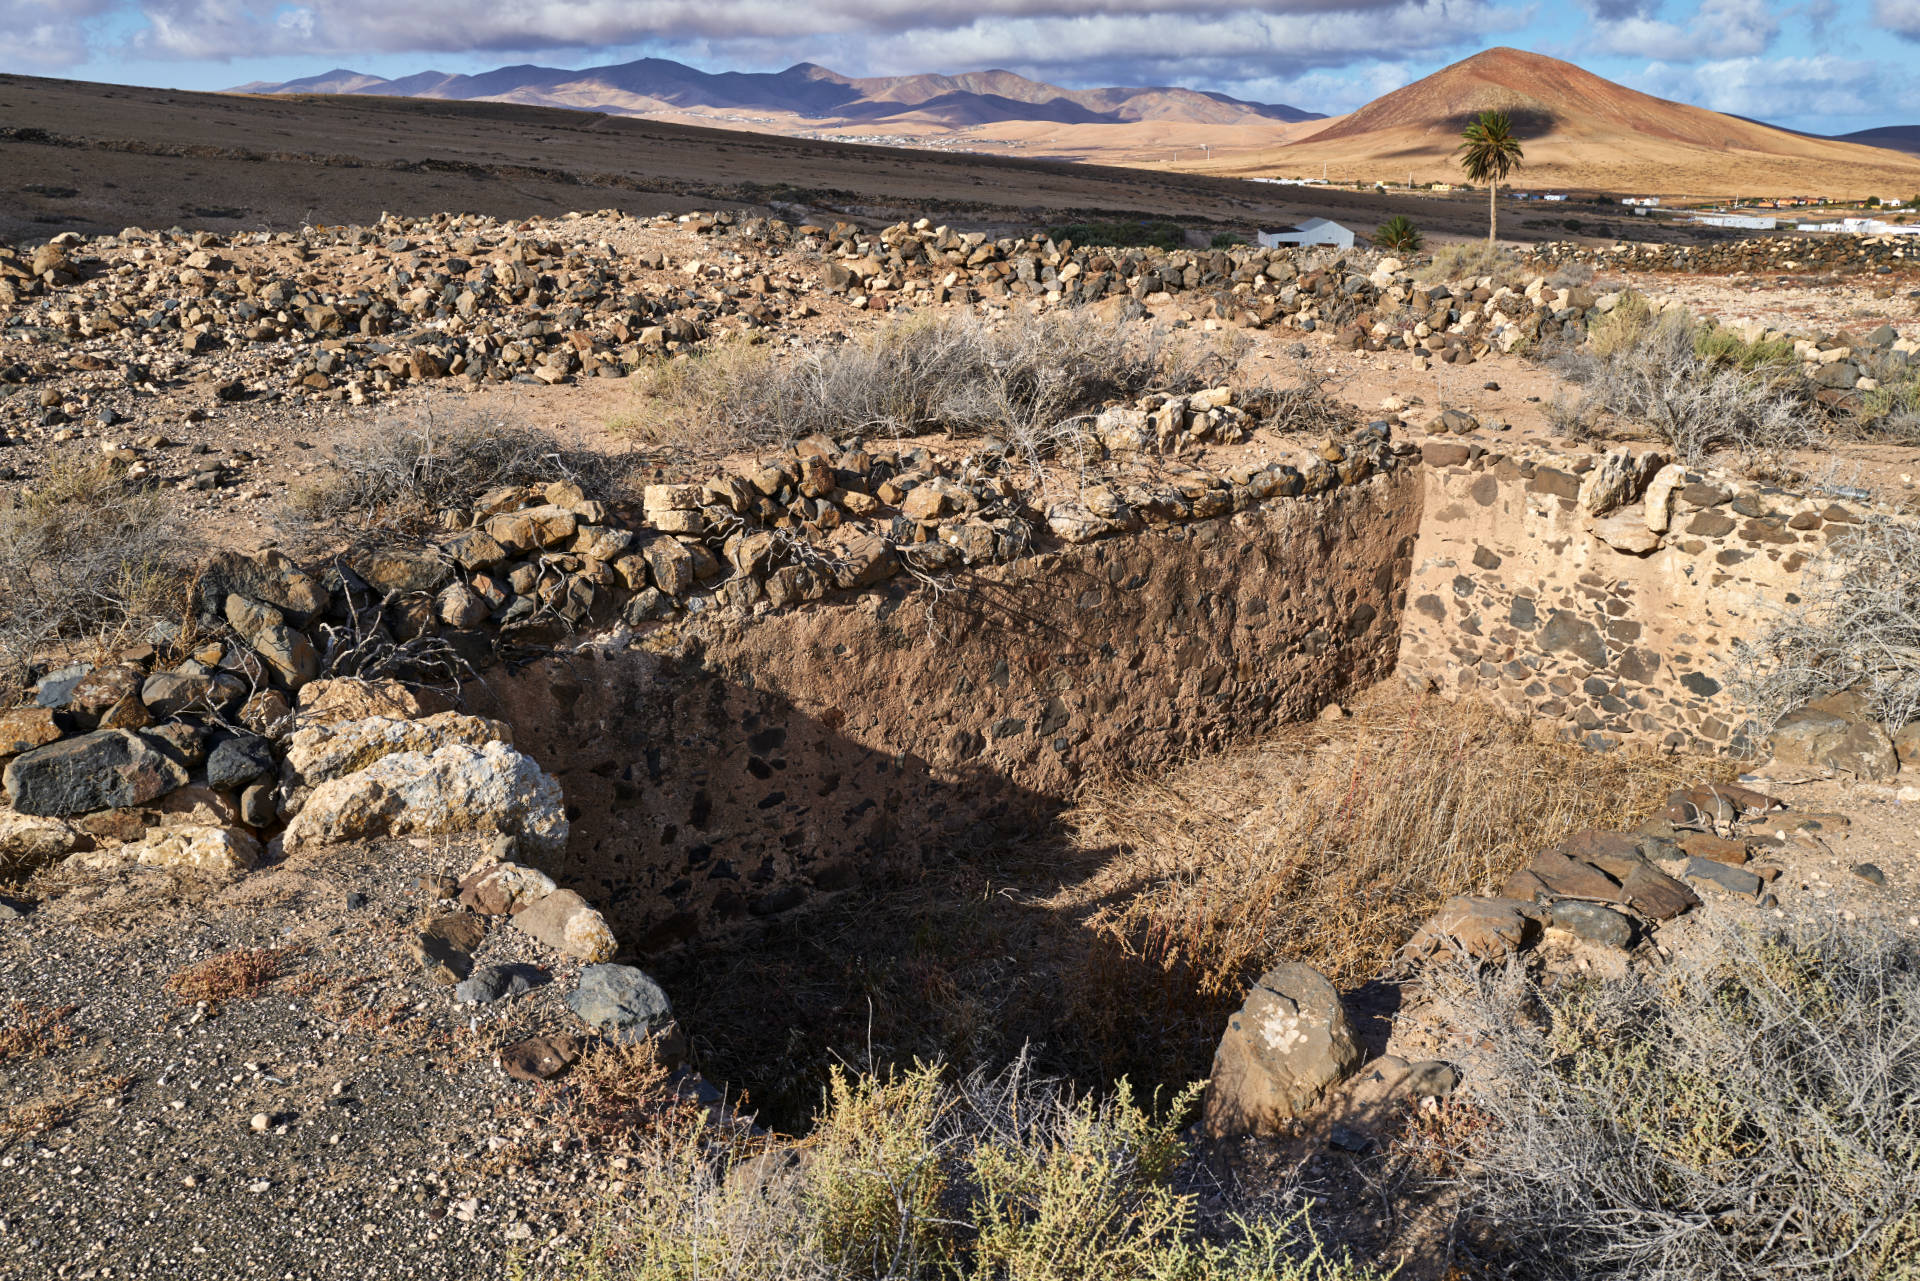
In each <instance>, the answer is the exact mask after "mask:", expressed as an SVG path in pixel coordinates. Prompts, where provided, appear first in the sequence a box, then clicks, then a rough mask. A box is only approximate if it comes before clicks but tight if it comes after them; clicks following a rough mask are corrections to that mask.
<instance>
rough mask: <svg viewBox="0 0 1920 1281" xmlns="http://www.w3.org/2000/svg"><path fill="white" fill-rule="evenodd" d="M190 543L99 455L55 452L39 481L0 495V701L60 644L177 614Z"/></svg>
mask: <svg viewBox="0 0 1920 1281" xmlns="http://www.w3.org/2000/svg"><path fill="white" fill-rule="evenodd" d="M196 546H197V544H196V543H195V541H194V540H193V538H192V537H191V536H190V535H189V534H188V532H187V531H186V530H185V529H183V527H182V526H181V524H180V522H179V520H178V518H177V515H176V513H175V511H174V508H173V507H172V505H171V504H170V503H169V502H168V501H167V499H166V498H165V497H164V496H163V495H161V494H159V493H158V492H156V491H154V490H152V489H143V488H140V487H139V486H137V485H135V484H133V483H131V482H129V481H128V480H127V479H126V473H125V469H124V468H121V467H119V466H116V465H114V464H111V463H108V462H105V461H102V462H97V463H95V462H85V461H75V460H73V459H70V458H61V459H56V460H55V461H54V463H53V465H52V466H51V467H50V468H49V469H48V474H47V476H46V478H45V480H43V481H42V482H41V483H40V484H39V486H38V487H36V488H34V489H31V490H21V491H19V492H18V493H15V494H12V495H0V702H5V703H11V702H12V701H13V700H14V699H15V698H17V697H18V696H19V694H20V692H21V690H22V689H23V688H24V686H25V685H26V683H27V675H28V664H29V663H30V662H31V661H32V660H34V659H35V658H37V657H44V656H45V655H46V654H47V653H48V652H49V651H50V650H52V649H54V648H55V647H57V646H59V645H62V644H68V645H72V644H81V645H88V644H91V645H94V646H98V647H101V648H105V647H109V646H111V645H113V644H115V643H117V642H119V641H121V640H123V639H124V638H125V637H126V636H127V635H128V634H129V633H131V632H134V631H136V630H138V629H140V628H143V627H146V626H150V625H151V624H153V623H155V622H158V621H164V620H175V621H177V620H178V619H180V618H181V617H182V616H183V615H184V614H185V612H186V581H187V574H186V568H187V565H188V562H189V561H190V559H191V557H192V555H193V553H194V551H195V549H196Z"/></svg>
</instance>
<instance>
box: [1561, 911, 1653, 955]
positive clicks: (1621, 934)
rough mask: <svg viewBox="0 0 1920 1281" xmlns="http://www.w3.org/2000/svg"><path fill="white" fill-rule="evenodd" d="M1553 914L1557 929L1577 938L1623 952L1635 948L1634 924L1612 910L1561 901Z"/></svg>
mask: <svg viewBox="0 0 1920 1281" xmlns="http://www.w3.org/2000/svg"><path fill="white" fill-rule="evenodd" d="M1550 912H1551V919H1552V921H1553V924H1554V926H1555V927H1556V928H1558V929H1563V930H1565V931H1567V933H1569V934H1571V935H1573V936H1574V937H1575V938H1577V939H1582V940H1584V941H1586V942H1588V943H1598V944H1600V945H1601V946H1602V947H1616V948H1620V949H1622V950H1623V951H1624V950H1625V949H1626V948H1628V947H1631V946H1632V945H1633V922H1632V921H1630V920H1628V919H1627V918H1626V917H1624V916H1622V915H1621V914H1620V913H1618V912H1616V911H1614V910H1613V909H1612V908H1610V907H1602V906H1600V905H1599V904H1598V903H1579V902H1575V901H1574V900H1572V899H1562V900H1561V901H1560V902H1558V903H1555V904H1554V905H1553V907H1552V908H1551V909H1550Z"/></svg>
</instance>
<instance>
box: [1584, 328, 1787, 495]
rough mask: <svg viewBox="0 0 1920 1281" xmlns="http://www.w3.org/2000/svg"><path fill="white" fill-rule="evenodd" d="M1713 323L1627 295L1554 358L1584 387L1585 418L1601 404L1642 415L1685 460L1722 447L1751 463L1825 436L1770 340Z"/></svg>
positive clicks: (1695, 460)
mask: <svg viewBox="0 0 1920 1281" xmlns="http://www.w3.org/2000/svg"><path fill="white" fill-rule="evenodd" d="M1718 332H1719V331H1709V330H1706V329H1704V328H1703V327H1702V326H1700V325H1698V324H1696V323H1695V322H1694V320H1693V319H1692V318H1691V317H1689V316H1687V315H1686V314H1685V313H1683V312H1678V311H1668V312H1663V313H1658V314H1656V313H1654V312H1653V311H1651V310H1650V309H1649V308H1648V306H1647V304H1646V301H1645V300H1644V299H1642V298H1639V297H1638V296H1637V295H1634V294H1627V295H1625V296H1623V297H1622V298H1621V300H1620V302H1619V303H1618V304H1617V305H1616V306H1615V307H1614V309H1613V311H1612V312H1610V313H1608V314H1607V315H1606V316H1603V317H1602V318H1601V319H1600V320H1599V321H1598V322H1597V323H1596V324H1595V325H1594V326H1593V329H1592V331H1591V333H1590V334H1589V335H1588V340H1587V342H1586V343H1585V344H1584V345H1582V346H1580V347H1576V348H1573V349H1571V350H1568V351H1565V352H1562V353H1561V354H1560V356H1559V357H1558V358H1557V359H1556V360H1555V361H1554V367H1555V369H1556V370H1557V372H1559V373H1560V374H1561V375H1562V376H1563V377H1565V378H1566V379H1567V380H1568V381H1569V382H1573V383H1576V384H1578V385H1580V386H1581V387H1582V388H1584V390H1585V399H1586V402H1587V403H1586V405H1585V406H1583V407H1582V411H1581V414H1582V416H1583V417H1584V416H1585V415H1587V414H1588V413H1590V411H1591V410H1592V409H1604V410H1606V411H1607V412H1609V413H1612V414H1616V415H1618V416H1620V417H1621V418H1625V419H1628V420H1631V421H1633V422H1636V423H1643V424H1645V425H1646V426H1647V427H1648V428H1650V429H1651V430H1652V432H1653V434H1654V436H1655V438H1656V439H1658V440H1660V441H1663V442H1664V443H1666V444H1668V445H1671V446H1672V447H1673V450H1674V452H1675V453H1676V454H1677V455H1678V457H1679V459H1680V461H1681V462H1683V463H1685V464H1687V465H1688V466H1690V467H1698V466H1703V465H1704V464H1705V463H1706V461H1707V460H1708V458H1709V457H1711V456H1712V455H1714V454H1715V453H1718V452H1720V451H1722V450H1731V451H1733V452H1734V453H1735V454H1736V455H1737V456H1738V458H1739V460H1740V462H1741V464H1742V465H1743V466H1746V467H1752V466H1755V465H1758V464H1759V463H1761V462H1763V461H1764V460H1766V459H1768V458H1771V457H1776V456H1778V455H1781V454H1784V453H1786V452H1788V451H1791V450H1795V449H1805V448H1809V447H1811V446H1813V445H1815V444H1817V443H1818V442H1819V441H1820V440H1821V439H1823V437H1824V432H1823V429H1822V425H1821V417H1820V414H1819V413H1818V411H1817V409H1816V408H1815V406H1814V404H1813V402H1812V400H1811V398H1810V397H1809V395H1808V394H1807V388H1806V387H1805V385H1804V382H1803V380H1801V379H1800V378H1799V377H1798V375H1797V373H1795V372H1791V371H1787V370H1783V369H1782V367H1781V366H1780V364H1779V363H1778V361H1777V360H1775V359H1774V357H1775V355H1776V354H1777V353H1775V352H1774V351H1773V350H1772V349H1771V347H1770V346H1769V345H1766V344H1757V345H1756V344H1744V345H1743V344H1740V342H1739V340H1738V339H1733V338H1731V336H1730V335H1723V336H1722V337H1715V336H1714V335H1715V334H1716V333H1718Z"/></svg>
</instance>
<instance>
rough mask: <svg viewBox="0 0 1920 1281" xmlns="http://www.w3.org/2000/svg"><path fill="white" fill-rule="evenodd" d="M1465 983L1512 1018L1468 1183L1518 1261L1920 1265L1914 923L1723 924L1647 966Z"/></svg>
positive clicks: (1596, 1266) (1536, 1264)
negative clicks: (1753, 928)
mask: <svg viewBox="0 0 1920 1281" xmlns="http://www.w3.org/2000/svg"><path fill="white" fill-rule="evenodd" d="M1441 978H1442V979H1443V980H1444V978H1445V973H1444V972H1442V975H1441ZM1452 986H1453V988H1454V990H1453V991H1452V992H1451V993H1449V994H1448V999H1450V1000H1451V1001H1453V1002H1456V1003H1458V1005H1459V1007H1460V1008H1461V1009H1462V1013H1463V1015H1464V1016H1465V1017H1467V1018H1469V1019H1471V1020H1473V1021H1472V1023H1471V1024H1470V1026H1474V1027H1481V1028H1499V1029H1501V1034H1500V1035H1499V1036H1497V1037H1494V1038H1492V1040H1491V1041H1490V1042H1487V1043H1485V1044H1487V1045H1488V1046H1489V1053H1490V1054H1491V1056H1492V1062H1491V1063H1490V1065H1489V1068H1490V1070H1489V1071H1487V1072H1482V1073H1480V1074H1477V1076H1476V1077H1475V1078H1474V1081H1473V1084H1472V1102H1473V1104H1474V1106H1475V1107H1476V1108H1477V1109H1478V1111H1479V1112H1480V1113H1482V1114H1483V1115H1484V1116H1486V1117H1487V1118H1488V1119H1489V1120H1490V1122H1491V1124H1489V1125H1487V1126H1486V1127H1485V1128H1483V1129H1481V1130H1479V1131H1478V1132H1477V1133H1475V1134H1474V1135H1473V1137H1472V1140H1471V1142H1469V1143H1468V1144H1467V1145H1466V1146H1465V1147H1464V1148H1463V1149H1462V1150H1460V1151H1458V1152H1457V1153H1456V1154H1455V1156H1456V1158H1457V1163H1458V1165H1459V1166H1460V1168H1461V1173H1460V1174H1459V1175H1458V1176H1457V1177H1458V1183H1457V1185H1456V1186H1459V1187H1460V1188H1462V1190H1464V1191H1465V1193H1466V1194H1467V1204H1468V1208H1469V1210H1470V1212H1472V1213H1473V1214H1475V1215H1476V1217H1479V1218H1481V1219H1483V1220H1484V1221H1485V1222H1486V1223H1487V1224H1488V1225H1489V1227H1490V1229H1491V1231H1492V1233H1493V1234H1494V1236H1495V1237H1496V1238H1497V1239H1499V1240H1501V1241H1502V1242H1503V1244H1504V1245H1505V1246H1506V1247H1508V1249H1509V1250H1510V1251H1511V1253H1512V1255H1513V1258H1514V1259H1515V1260H1516V1261H1517V1263H1518V1274H1519V1275H1523V1276H1564V1277H1569V1278H1588V1277H1631V1278H1634V1279H1635V1281H1714V1279H1717V1278H1726V1279H1727V1281H1733V1279H1734V1278H1754V1277H1790V1276H1807V1277H1812V1276H1818V1277H1829V1278H1836V1279H1839V1281H1911V1279H1912V1278H1913V1277H1915V1276H1916V1275H1920V1270H1917V1268H1920V1264H1917V1262H1916V1261H1920V942H1916V941H1915V940H1913V939H1911V938H1896V937H1892V936H1883V935H1880V934H1876V933H1873V932H1871V931H1869V930H1868V929H1866V928H1865V927H1860V926H1843V925H1841V924H1839V923H1837V922H1828V923H1826V924H1824V925H1816V926H1806V927H1801V928H1800V929H1799V930H1797V931H1796V932H1791V933H1779V934H1773V935H1764V936H1763V935H1755V934H1749V933H1742V932H1736V930H1735V929H1734V928H1733V927H1730V926H1726V925H1722V926H1719V927H1716V928H1715V929H1714V930H1713V931H1712V932H1711V933H1709V934H1708V935H1707V936H1705V938H1704V940H1703V941H1702V946H1699V947H1696V948H1693V949H1690V950H1689V952H1688V953H1686V954H1683V955H1682V956H1681V957H1680V959H1679V960H1678V961H1677V962H1676V963H1675V964H1673V965H1672V966H1670V967H1667V968H1664V969H1662V970H1660V971H1656V972H1652V973H1643V972H1640V971H1637V970H1636V971H1634V972H1632V973H1631V974H1629V975H1627V976H1625V977H1623V978H1612V979H1607V980H1598V979H1581V978H1577V977H1576V978H1572V979H1566V978H1563V979H1562V980H1561V981H1560V982H1559V983H1557V984H1552V985H1545V984H1542V983H1541V982H1540V981H1538V980H1536V979H1534V978H1532V977H1530V976H1529V975H1528V974H1527V973H1526V972H1525V971H1524V970H1523V969H1521V968H1520V967H1518V966H1515V967H1512V968H1510V969H1508V970H1506V971H1504V972H1496V973H1490V974H1466V973H1461V974H1457V975H1455V976H1454V982H1453V984H1452Z"/></svg>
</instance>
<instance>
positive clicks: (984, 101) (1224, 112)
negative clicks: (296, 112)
mask: <svg viewBox="0 0 1920 1281" xmlns="http://www.w3.org/2000/svg"><path fill="white" fill-rule="evenodd" d="M232 92H235V93H262V94H307V93H313V94H377V95H381V96H386V97H407V98H446V99H455V100H460V101H475V100H490V101H501V102H518V103H524V104H527V105H529V106H550V107H570V108H574V109H577V110H589V111H604V112H607V113H609V114H613V115H632V116H651V115H661V114H670V113H675V112H702V113H710V112H766V113H778V114H783V115H791V116H795V117H799V118H801V119H806V120H815V121H819V122H821V123H823V124H835V125H856V124H870V125H875V126H882V125H886V124H888V123H889V122H898V123H910V124H913V125H916V126H922V127H924V126H928V125H933V126H939V127H945V128H967V127H970V126H975V125H984V124H995V123H1000V122H1003V121H1046V122H1052V123H1057V124H1133V123H1140V122H1146V121H1167V122H1180V123H1190V124H1207V125H1233V124H1241V123H1249V122H1253V121H1280V122H1283V123H1295V122H1298V121H1303V120H1321V119H1325V117H1324V116H1322V115H1320V114H1319V113H1317V112H1312V111H1303V110H1301V109H1300V108H1298V107H1289V106H1285V105H1282V104H1278V103H1264V102H1245V101H1242V100H1240V99H1238V98H1230V97H1228V96H1227V95H1226V94H1221V93H1209V92H1205V91H1202V90H1197V89H1182V88H1177V87H1171V86H1148V87H1141V88H1102V89H1064V88H1061V87H1060V86H1058V85H1050V84H1046V83H1043V82H1041V81H1038V80H1030V79H1028V78H1027V77H1025V76H1022V75H1018V74H1016V73H1014V72H1011V71H971V72H966V73H963V74H960V75H951V76H948V75H913V76H872V77H866V78H856V77H852V76H844V75H841V74H840V73H839V72H837V71H833V70H830V69H828V68H826V67H821V66H817V65H815V64H813V63H809V62H802V63H799V64H796V65H795V66H791V67H788V68H787V69H786V70H785V71H776V72H743V71H720V72H708V71H701V70H699V69H698V68H695V67H690V66H687V65H685V64H684V63H679V62H673V61H671V60H669V59H665V58H641V59H639V60H637V61H634V62H623V63H618V64H614V65H609V66H603V67H588V68H585V69H584V70H579V71H569V70H566V69H563V68H559V67H540V66H533V65H520V66H512V67H498V68H496V69H494V70H492V71H485V72H481V73H480V74H479V75H474V76H467V75H449V74H447V73H445V72H440V71H422V72H418V73H416V74H414V75H410V76H403V77H400V78H399V79H395V80H386V79H382V78H381V77H379V76H369V75H364V74H362V73H360V72H357V71H351V70H347V69H345V68H336V69H334V70H332V71H326V72H322V73H320V74H319V75H315V76H306V77H303V78H301V79H298V80H288V81H284V82H281V83H278V84H274V83H267V82H263V81H256V82H254V83H252V84H245V85H240V86H238V87H236V88H235V89H234V90H232Z"/></svg>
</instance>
